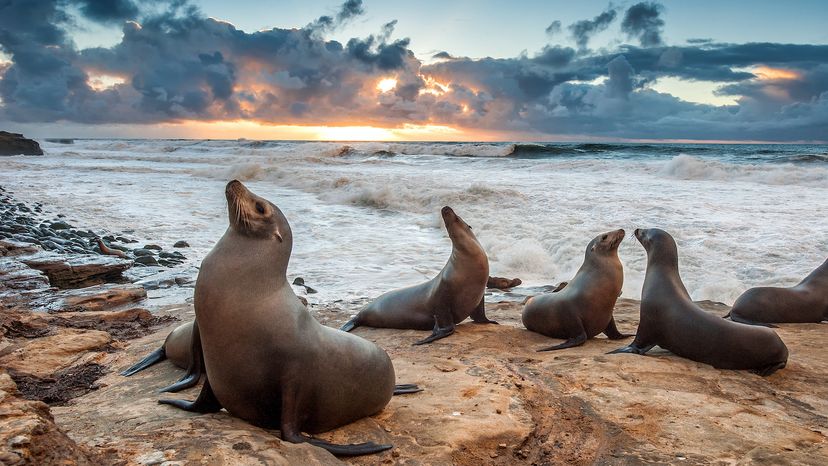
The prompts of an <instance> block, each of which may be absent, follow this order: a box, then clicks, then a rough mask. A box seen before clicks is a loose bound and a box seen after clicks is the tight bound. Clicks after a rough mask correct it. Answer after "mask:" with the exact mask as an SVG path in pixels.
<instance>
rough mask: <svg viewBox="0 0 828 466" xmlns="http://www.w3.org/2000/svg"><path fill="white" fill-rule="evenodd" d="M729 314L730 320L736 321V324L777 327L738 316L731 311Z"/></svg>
mask: <svg viewBox="0 0 828 466" xmlns="http://www.w3.org/2000/svg"><path fill="white" fill-rule="evenodd" d="M728 315H729V316H730V321H731V322H736V323H738V324H745V325H757V326H759V327H769V328H779V327H778V326H776V325H773V324H766V323H764V322H756V321H753V320H750V319H745V318H744V317H740V316H738V315H734V314H733V313H730V314H728Z"/></svg>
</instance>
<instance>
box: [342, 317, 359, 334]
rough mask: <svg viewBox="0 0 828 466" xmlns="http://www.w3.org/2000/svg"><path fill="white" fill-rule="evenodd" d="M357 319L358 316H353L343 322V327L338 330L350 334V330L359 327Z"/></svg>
mask: <svg viewBox="0 0 828 466" xmlns="http://www.w3.org/2000/svg"><path fill="white" fill-rule="evenodd" d="M358 317H359V316H354V317H353V318H352V319H351V320H349V321H348V322H345V325H343V326H342V327H339V330H342V331H343V332H350V331H351V330H353V329H355V328H357V327H359V321H358V319H357V318H358Z"/></svg>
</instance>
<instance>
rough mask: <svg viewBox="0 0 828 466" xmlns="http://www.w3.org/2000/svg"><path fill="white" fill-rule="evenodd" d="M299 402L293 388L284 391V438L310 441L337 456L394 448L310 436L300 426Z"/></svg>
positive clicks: (282, 429) (294, 440) (356, 454)
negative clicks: (344, 442) (335, 441)
mask: <svg viewBox="0 0 828 466" xmlns="http://www.w3.org/2000/svg"><path fill="white" fill-rule="evenodd" d="M298 409H299V403H297V400H296V393H293V392H292V391H291V390H285V391H284V392H282V412H281V416H280V417H281V422H280V430H281V433H282V440H284V441H286V442H290V443H304V442H307V443H310V444H311V445H313V446H317V447H319V448H324V449H325V450H327V451H329V452H330V453H331V454H334V455H336V456H361V455H370V454H372V453H379V452H381V451H385V450H390V449H391V448H394V446H393V445H387V444H378V443H374V442H365V443H352V444H347V445H339V444H335V443H330V442H326V441H325V440H321V439H317V438H313V437H309V436H307V435H304V434H302V432H301V430H300V428H299V426H298V419H299V412H298Z"/></svg>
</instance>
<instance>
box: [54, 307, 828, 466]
mask: <svg viewBox="0 0 828 466" xmlns="http://www.w3.org/2000/svg"><path fill="white" fill-rule="evenodd" d="M638 304H639V303H638V302H637V301H633V300H628V299H620V300H619V302H618V304H617V305H616V310H615V318H616V321H617V322H618V325H619V327H620V329H621V331H622V332H625V333H632V332H633V331H635V328H636V325H637V323H638ZM700 304H701V305H702V306H703V307H704V308H705V309H707V310H708V312H711V313H714V314H716V315H723V314H724V313H726V312H727V310H728V307H727V306H724V305H720V304H717V303H711V302H703V303H700ZM521 307H522V306H521V305H520V304H517V303H514V302H502V303H495V304H488V305H487V314H489V316H490V317H491V318H493V319H495V320H497V321H499V322H500V325H478V324H474V323H469V322H466V323H463V324H461V325H459V326H458V328H457V332H456V333H455V334H454V335H452V336H451V337H449V338H446V339H443V340H440V341H438V342H435V343H433V344H430V345H424V346H412V345H411V343H413V342H414V341H416V340H418V339H420V338H422V337H423V335H424V332H417V331H410V330H391V329H371V328H359V329H357V330H356V331H355V333H357V334H358V335H360V336H362V337H364V338H367V339H369V340H371V341H374V342H376V343H377V344H379V345H380V346H382V347H383V348H385V349H386V351H387V352H388V353H389V355H390V356H391V358H392V360H393V361H394V366H395V369H396V374H397V382H398V383H417V384H419V385H420V386H421V387H422V388H424V389H425V391H423V392H421V393H417V394H412V395H405V396H397V397H394V398H393V399H392V400H391V402H390V403H389V404H388V406H386V407H385V409H383V410H382V411H381V412H380V413H378V414H376V415H374V416H371V417H368V418H365V419H362V420H360V421H358V422H355V423H353V424H350V425H347V426H344V427H342V428H340V429H336V430H334V431H332V432H328V433H325V434H321V435H320V437H321V438H324V439H326V440H329V441H333V442H338V443H355V442H364V441H374V442H383V443H392V444H393V445H394V449H393V450H391V451H387V452H383V453H381V454H378V455H370V456H364V457H357V458H334V457H332V456H331V455H329V454H328V453H327V452H325V451H324V450H321V449H319V448H314V447H311V446H308V445H292V444H288V443H285V442H281V441H280V440H279V437H278V431H274V430H265V429H260V428H258V427H255V426H252V425H250V424H248V423H246V422H244V421H241V420H239V419H236V418H234V417H232V416H230V415H229V414H228V413H227V412H225V411H221V412H219V413H215V414H210V415H195V414H192V413H186V412H183V411H181V410H177V409H175V408H172V407H170V406H165V405H159V404H158V403H157V400H158V399H159V398H168V397H170V398H184V399H194V398H195V397H196V396H197V394H198V390H199V389H198V388H197V387H196V388H192V389H189V390H187V391H185V392H183V393H180V394H163V395H161V394H158V393H157V392H156V390H157V389H158V388H160V387H163V386H166V385H168V384H169V383H171V382H174V381H175V380H177V379H178V378H179V377H180V376H181V375H182V373H183V371H182V370H181V369H177V368H175V366H173V365H172V364H171V363H169V362H162V363H160V364H158V365H156V366H153V367H151V368H149V369H147V370H145V371H143V372H141V373H139V374H136V375H135V376H133V377H129V378H125V377H121V376H120V375H118V373H117V371H120V370H123V369H124V368H126V367H128V366H129V365H131V364H133V363H134V362H136V361H138V360H139V359H140V358H142V357H143V356H145V355H146V354H148V353H149V352H150V351H152V350H154V349H156V348H158V347H159V346H160V345H161V343H162V342H163V340H164V337H165V336H166V335H167V333H168V332H169V330H170V329H171V328H172V326H170V327H169V328H166V329H163V330H159V331H158V332H156V333H154V334H152V335H149V336H146V337H143V338H141V339H137V340H133V341H131V342H130V343H129V344H128V345H127V346H126V347H125V348H124V351H118V352H115V353H113V354H112V355H111V359H109V360H108V362H105V363H103V364H104V365H106V366H107V367H108V368H110V370H111V372H109V373H107V374H106V375H105V376H104V377H102V378H101V379H99V380H98V383H99V384H100V386H101V387H100V388H99V389H98V390H96V391H92V392H89V393H87V394H86V395H84V396H82V397H80V398H75V399H73V400H71V401H69V402H68V403H66V404H65V405H63V406H55V407H53V408H52V412H53V414H54V416H55V419H56V420H57V423H58V425H59V426H60V427H61V428H62V429H65V431H66V432H67V434H68V435H69V436H70V437H71V438H72V439H74V440H75V441H76V442H77V443H78V444H79V445H80V446H82V447H85V448H90V449H94V450H95V451H100V452H106V453H107V454H108V455H110V458H117V459H118V460H119V461H121V462H123V463H125V464H168V465H174V464H175V465H177V464H220V463H222V464H338V463H340V462H344V463H350V464H359V465H376V464H401V465H402V464H405V465H426V464H457V465H481V464H485V465H489V464H493V465H494V464H497V465H507V464H508V465H512V464H535V465H552V464H580V465H588V464H619V465H620V464H721V465H731V464H765V465H777V464H797V465H815V464H828V414H827V413H828V354H826V352H825V351H824V349H825V348H824V347H825V338H824V335H825V326H824V325H820V324H786V325H781V326H780V328H779V329H778V332H779V334H780V336H781V337H782V339H783V340H784V341H785V343H786V344H787V345H788V347H789V349H790V350H791V358H790V361H789V363H788V367H786V368H785V369H783V370H781V371H778V372H777V373H775V374H773V375H771V376H770V377H764V378H763V377H759V376H757V375H755V374H752V373H750V372H746V371H727V370H717V369H714V368H712V367H710V366H707V365H704V364H700V363H695V362H693V361H689V360H686V359H683V358H679V357H676V356H675V355H673V354H671V353H669V352H666V351H664V350H660V349H655V350H653V351H652V352H651V354H649V355H647V356H637V355H629V354H619V355H607V354H606V353H607V352H608V351H610V350H613V349H615V348H618V347H620V346H623V345H624V344H626V343H629V340H623V341H610V340H607V339H606V338H604V337H603V336H600V337H597V338H594V339H592V340H589V341H588V342H587V343H586V344H585V345H583V346H581V347H577V348H571V349H567V350H563V351H558V352H547V353H537V352H535V350H536V349H537V348H540V347H543V346H548V345H549V344H552V343H559V342H560V340H555V339H550V338H546V337H543V336H542V335H538V334H535V333H532V332H528V331H527V330H525V329H523V328H522V327H521V325H520V311H521ZM176 312H178V313H179V314H178V315H179V316H180V317H181V319H182V320H189V319H191V318H192V308H191V307H189V306H187V307H183V308H180V309H179V310H178V311H176ZM312 313H313V314H314V316H315V317H316V318H317V319H319V320H320V321H321V322H324V323H325V324H326V325H330V326H332V327H337V326H339V325H341V324H342V323H344V322H345V321H346V320H347V319H348V318H349V317H350V316H349V313H348V312H345V310H343V309H333V308H314V309H313V310H312Z"/></svg>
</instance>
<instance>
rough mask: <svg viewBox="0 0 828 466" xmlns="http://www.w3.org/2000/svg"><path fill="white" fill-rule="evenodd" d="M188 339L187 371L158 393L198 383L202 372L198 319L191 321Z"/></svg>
mask: <svg viewBox="0 0 828 466" xmlns="http://www.w3.org/2000/svg"><path fill="white" fill-rule="evenodd" d="M190 338H191V340H190V362H189V364H188V365H187V373H186V374H184V376H183V377H181V378H180V379H178V382H176V383H174V384H172V385H170V386H168V387H165V388H162V389H161V390H158V392H159V393H164V392H168V393H176V392H180V391H181V390H184V389H185V388H190V387H192V386H194V385H196V384H197V383H198V381H199V380H200V379H201V374H202V373H204V353H203V352H202V350H201V334H200V333H199V332H198V321H194V322H193V332H192V335H191V337H190Z"/></svg>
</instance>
